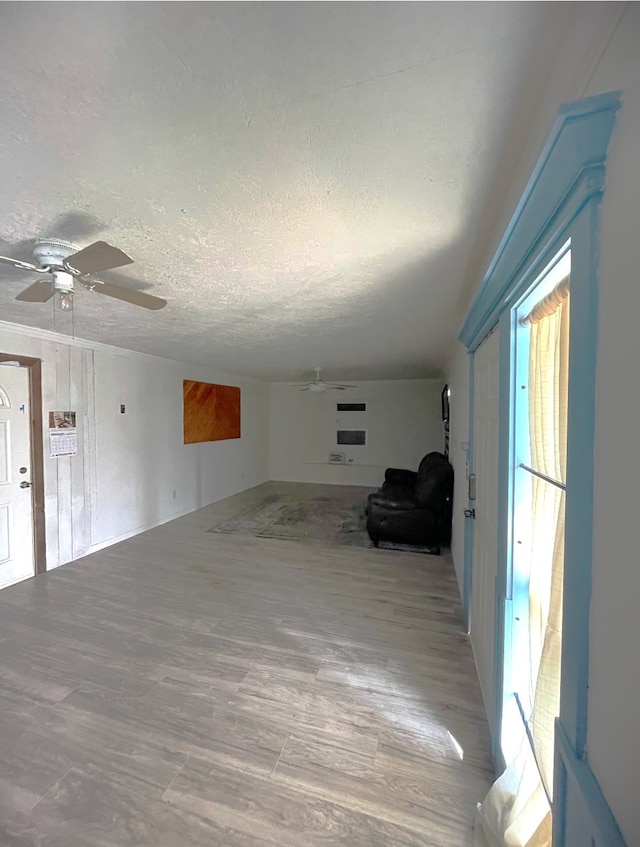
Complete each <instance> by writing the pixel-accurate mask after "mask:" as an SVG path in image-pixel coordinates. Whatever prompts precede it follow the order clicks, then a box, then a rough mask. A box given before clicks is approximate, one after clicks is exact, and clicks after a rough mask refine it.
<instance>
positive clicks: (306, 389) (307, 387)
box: [300, 385, 309, 391]
mask: <svg viewBox="0 0 640 847" xmlns="http://www.w3.org/2000/svg"><path fill="white" fill-rule="evenodd" d="M308 390H309V386H308V385H307V386H306V387H305V388H301V389H300V391H308Z"/></svg>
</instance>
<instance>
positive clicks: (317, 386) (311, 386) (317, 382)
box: [294, 368, 356, 393]
mask: <svg viewBox="0 0 640 847" xmlns="http://www.w3.org/2000/svg"><path fill="white" fill-rule="evenodd" d="M314 370H315V372H316V378H315V379H312V380H311V381H310V382H298V383H294V388H299V389H300V391H313V392H316V393H319V392H321V391H327V390H333V389H335V390H337V391H344V390H345V388H355V387H356V386H355V385H342V384H340V383H337V382H325V381H324V379H320V371H321V370H322V368H314Z"/></svg>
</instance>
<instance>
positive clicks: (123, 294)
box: [80, 280, 167, 310]
mask: <svg viewBox="0 0 640 847" xmlns="http://www.w3.org/2000/svg"><path fill="white" fill-rule="evenodd" d="M80 281H81V282H82V284H83V285H86V287H87V288H88V289H89V290H90V291H95V292H96V294H105V295H106V296H107V297H115V298H116V300H124V301H125V302H126V303H132V304H133V305H134V306H142V308H143V309H153V310H156V309H164V307H165V306H166V305H167V301H166V300H163V299H162V297H154V296H153V294H145V292H144V291H136V290H135V289H134V288H125V287H124V286H123V285H115V283H113V282H98V280H91V281H90V282H85V281H84V280H80Z"/></svg>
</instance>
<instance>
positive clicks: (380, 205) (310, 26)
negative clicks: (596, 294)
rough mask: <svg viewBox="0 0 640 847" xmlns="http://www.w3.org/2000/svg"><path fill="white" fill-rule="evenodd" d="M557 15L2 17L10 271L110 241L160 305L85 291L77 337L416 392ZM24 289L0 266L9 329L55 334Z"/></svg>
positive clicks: (202, 9)
mask: <svg viewBox="0 0 640 847" xmlns="http://www.w3.org/2000/svg"><path fill="white" fill-rule="evenodd" d="M554 5H556V4H536V3H534V4H532V3H101V2H94V3H2V4H0V105H1V115H2V120H1V121H0V253H2V254H5V255H6V254H9V255H12V256H17V257H18V258H26V259H29V257H30V251H31V249H32V245H33V241H32V240H33V239H34V238H36V237H58V238H66V239H67V240H70V241H73V242H74V243H75V244H77V245H78V246H84V245H86V244H88V243H90V242H91V241H93V240H96V238H97V237H100V238H103V239H106V240H108V241H110V242H111V243H113V244H115V245H117V246H119V247H121V248H122V249H124V250H126V251H127V252H128V253H130V255H131V256H133V258H134V260H135V264H134V265H131V266H129V267H128V268H126V269H124V270H123V271H121V272H118V273H114V274H104V275H103V276H102V277H101V278H103V279H105V280H106V279H112V280H114V281H117V282H120V283H124V284H130V285H132V286H133V287H138V288H140V289H144V290H148V291H149V292H150V293H153V294H157V295H159V296H162V297H165V298H166V299H167V300H168V301H169V305H168V306H167V308H166V309H165V310H164V311H161V312H154V313H150V312H146V311H144V310H142V309H136V308H134V307H132V306H130V305H128V304H126V303H121V302H116V301H108V300H106V298H98V297H97V296H96V295H91V294H90V293H88V292H81V293H80V294H78V296H77V297H76V306H75V310H74V312H75V314H74V320H75V333H76V335H78V336H79V337H83V338H89V339H95V340H98V341H102V342H105V343H108V344H115V345H118V346H122V347H128V348H131V349H136V350H141V351H145V352H148V353H153V354H156V355H163V356H168V357H171V358H175V359H181V360H184V361H191V362H198V363H204V364H210V365H212V366H214V367H218V368H222V369H225V370H230V371H236V372H239V373H244V374H251V375H254V376H259V377H263V378H267V379H274V380H286V379H298V378H300V377H302V376H305V375H307V373H308V372H309V371H311V369H312V368H313V367H314V366H315V365H322V366H323V368H324V372H323V373H324V374H325V375H326V376H327V378H333V379H376V378H402V377H405V378H406V377H419V376H428V375H430V374H431V373H433V372H434V369H437V368H438V367H440V366H441V365H442V363H443V360H444V357H445V355H446V353H447V350H448V348H449V346H450V344H451V339H452V337H453V336H454V335H455V333H456V331H457V328H458V325H459V320H460V315H459V314H457V313H456V304H457V302H458V299H459V295H460V292H461V289H462V286H463V280H464V277H465V274H467V272H468V262H469V256H470V253H471V248H472V246H473V239H474V235H475V234H476V232H477V231H478V229H479V225H480V222H481V220H482V214H483V207H484V204H485V202H486V199H487V197H488V196H489V194H490V192H491V188H492V185H493V184H494V182H495V180H496V178H497V174H498V171H499V166H500V161H501V156H502V154H503V152H504V149H505V145H506V144H507V140H508V134H509V131H510V128H511V126H512V123H513V120H514V114H515V112H516V110H517V104H518V97H519V96H520V93H521V91H522V90H523V87H524V85H525V81H526V78H527V74H529V73H530V72H531V68H532V66H533V64H534V63H535V61H536V46H537V44H538V39H539V38H540V35H541V34H544V28H545V27H548V26H549V20H547V18H548V17H549V15H550V14H551V12H550V11H549V7H550V6H554ZM32 280H33V275H31V276H30V275H29V274H28V273H24V272H19V271H14V270H12V269H11V268H3V269H1V270H0V318H2V319H4V320H8V321H14V322H16V323H21V324H27V325H30V326H39V327H43V328H53V327H54V323H53V321H54V316H53V309H52V306H51V304H46V305H41V304H29V303H20V302H16V301H15V300H14V297H15V295H16V294H17V293H18V292H19V291H20V290H21V289H22V288H24V287H25V286H26V285H27V284H28V283H30V282H31V281H32ZM63 318H65V319H66V316H63V315H58V316H57V317H56V324H55V325H56V327H58V328H63V329H64V330H65V331H68V325H63ZM309 375H310V374H309Z"/></svg>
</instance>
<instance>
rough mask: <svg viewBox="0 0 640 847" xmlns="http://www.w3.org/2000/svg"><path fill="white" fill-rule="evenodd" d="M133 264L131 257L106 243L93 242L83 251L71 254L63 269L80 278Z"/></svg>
mask: <svg viewBox="0 0 640 847" xmlns="http://www.w3.org/2000/svg"><path fill="white" fill-rule="evenodd" d="M132 263H133V259H132V258H131V256H127V254H126V253H124V252H123V251H122V250H119V249H118V248H117V247H112V246H111V244H107V242H106V241H95V242H94V243H93V244H90V245H89V246H88V247H85V248H84V249H83V250H78V252H77V253H72V254H71V256H67V258H66V259H65V260H64V266H65V268H68V269H69V270H72V271H74V272H75V273H77V274H81V275H82V276H84V275H86V274H98V273H101V272H102V271H108V270H111V268H120V267H122V265H130V264H132Z"/></svg>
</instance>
